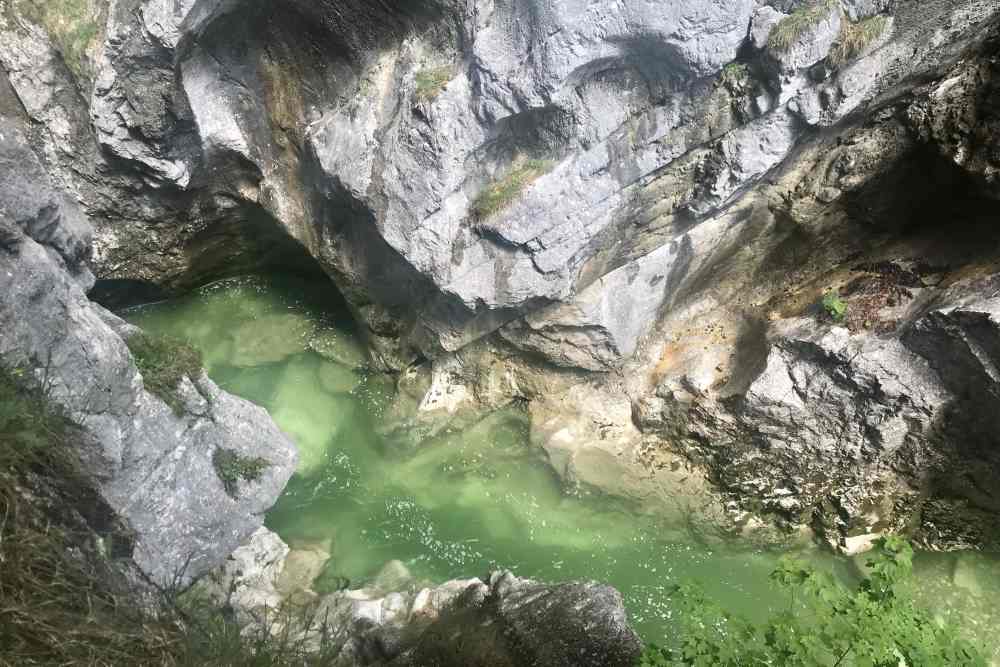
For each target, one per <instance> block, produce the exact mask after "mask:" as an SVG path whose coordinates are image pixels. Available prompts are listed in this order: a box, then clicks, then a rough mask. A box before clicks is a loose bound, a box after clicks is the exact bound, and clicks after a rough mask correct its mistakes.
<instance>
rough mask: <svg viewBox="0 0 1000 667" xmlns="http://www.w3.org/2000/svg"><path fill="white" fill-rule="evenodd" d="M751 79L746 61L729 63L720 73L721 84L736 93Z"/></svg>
mask: <svg viewBox="0 0 1000 667" xmlns="http://www.w3.org/2000/svg"><path fill="white" fill-rule="evenodd" d="M749 81H750V68H749V67H748V66H747V65H746V64H745V63H736V62H733V63H729V64H728V65H726V66H725V67H723V68H722V73H721V74H720V75H719V85H722V86H724V87H725V88H726V89H727V90H729V91H730V92H734V93H737V92H739V91H741V90H742V89H743V88H744V87H745V86H746V85H747V83H749Z"/></svg>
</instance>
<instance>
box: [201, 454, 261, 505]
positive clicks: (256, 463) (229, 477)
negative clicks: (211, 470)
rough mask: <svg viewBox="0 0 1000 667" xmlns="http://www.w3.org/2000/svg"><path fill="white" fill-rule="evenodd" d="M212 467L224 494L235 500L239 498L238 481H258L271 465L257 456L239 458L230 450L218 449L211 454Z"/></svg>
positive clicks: (238, 455) (239, 456)
mask: <svg viewBox="0 0 1000 667" xmlns="http://www.w3.org/2000/svg"><path fill="white" fill-rule="evenodd" d="M212 465H213V466H214V467H215V474H216V475H218V476H219V479H220V480H222V485H223V486H224V487H226V493H228V494H229V495H230V496H231V497H233V498H237V497H239V490H240V489H239V483H240V480H242V481H244V482H256V481H258V480H259V479H260V477H261V475H263V474H264V471H265V470H266V469H267V467H268V466H269V465H271V463H270V462H269V461H268V460H267V459H262V458H260V457H259V456H257V457H248V456H241V455H240V454H238V453H237V452H234V451H233V450H231V449H223V448H222V447H219V448H218V449H216V450H215V453H214V454H212Z"/></svg>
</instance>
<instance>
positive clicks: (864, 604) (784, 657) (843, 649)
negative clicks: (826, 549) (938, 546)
mask: <svg viewBox="0 0 1000 667" xmlns="http://www.w3.org/2000/svg"><path fill="white" fill-rule="evenodd" d="M912 558H913V550H912V548H911V547H910V545H909V544H908V543H907V542H906V541H905V540H903V539H901V538H897V537H888V538H884V539H882V540H879V542H878V543H877V545H876V548H875V551H874V552H873V554H872V556H871V557H870V558H869V560H868V565H869V567H870V568H871V569H870V574H869V575H868V576H867V577H866V578H865V579H864V580H863V581H862V582H861V583H860V585H858V586H857V588H855V589H849V588H848V587H846V586H844V585H843V584H841V583H840V582H839V581H838V580H836V579H835V578H834V577H833V576H832V575H831V574H829V573H824V572H817V571H815V570H813V569H811V568H810V567H809V566H807V565H806V564H804V563H802V562H800V561H796V560H791V559H786V560H784V561H782V563H781V564H780V565H779V566H778V568H777V569H776V570H775V571H774V572H773V573H772V574H771V581H773V582H774V583H775V584H777V585H778V586H780V587H781V588H783V589H785V590H787V591H788V592H789V594H790V595H791V603H790V605H789V607H788V609H787V610H784V611H781V612H778V613H777V614H774V615H773V616H771V618H769V619H767V620H766V621H764V622H763V623H755V622H753V621H749V620H747V619H744V618H740V617H737V616H733V615H731V614H728V613H726V612H724V611H723V610H721V609H720V608H718V607H717V606H716V605H714V604H713V603H711V602H710V601H708V600H707V599H706V598H705V596H704V595H703V594H702V593H701V592H700V591H699V590H698V589H697V588H695V587H692V586H681V587H679V588H678V589H677V590H676V592H675V594H674V598H675V600H676V601H677V603H678V606H679V610H678V611H679V613H680V619H681V622H682V625H683V632H682V636H681V639H680V641H679V642H678V643H677V646H675V647H672V648H660V647H657V646H655V645H650V646H648V647H647V648H646V650H645V652H644V653H643V655H642V658H641V659H640V661H639V665H640V667H667V666H671V667H690V666H696V665H698V666H700V665H704V666H706V667H708V666H713V667H749V666H757V665H760V666H763V665H789V666H802V667H806V666H814V665H815V666H825V667H838V666H839V667H848V666H855V667H860V666H862V665H864V666H866V667H897V666H898V665H910V666H913V667H916V666H918V665H920V666H923V665H927V666H930V665H941V666H942V667H943V666H944V665H949V666H956V667H958V666H963V667H985V665H986V661H985V659H984V658H983V656H982V655H981V654H980V652H979V651H978V650H977V648H976V647H975V646H973V645H972V644H970V643H969V642H967V641H964V640H962V639H961V638H959V636H958V633H957V632H956V630H955V629H954V628H952V627H949V626H945V625H942V624H940V623H938V622H937V621H936V620H935V619H934V618H933V617H932V615H931V614H930V613H929V612H928V611H926V610H924V609H921V608H919V607H917V606H916V605H915V603H914V602H913V600H912V597H911V595H910V594H909V589H908V588H907V585H908V581H909V578H910V575H911V573H912V569H913V567H912Z"/></svg>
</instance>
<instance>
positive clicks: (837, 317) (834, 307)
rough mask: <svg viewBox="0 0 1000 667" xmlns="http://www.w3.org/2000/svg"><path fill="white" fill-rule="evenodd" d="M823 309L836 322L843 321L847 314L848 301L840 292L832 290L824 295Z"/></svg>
mask: <svg viewBox="0 0 1000 667" xmlns="http://www.w3.org/2000/svg"><path fill="white" fill-rule="evenodd" d="M823 310H825V311H826V314H827V315H829V316H830V318H831V319H832V320H833V321H834V322H843V321H844V316H845V315H846V314H847V302H846V301H844V300H843V299H841V298H840V292H838V291H837V290H830V291H829V292H827V293H826V294H824V295H823Z"/></svg>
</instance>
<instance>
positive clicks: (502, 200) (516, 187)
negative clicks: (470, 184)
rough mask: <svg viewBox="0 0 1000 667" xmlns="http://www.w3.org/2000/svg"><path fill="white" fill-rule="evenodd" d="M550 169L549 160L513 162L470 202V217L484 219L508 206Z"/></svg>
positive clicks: (550, 163)
mask: <svg viewBox="0 0 1000 667" xmlns="http://www.w3.org/2000/svg"><path fill="white" fill-rule="evenodd" d="M550 169H552V162H550V161H549V160H535V159H531V160H525V161H523V162H521V163H519V164H515V165H514V166H513V167H512V168H511V170H510V171H509V172H507V174H506V175H505V176H504V177H503V178H501V179H500V180H498V181H496V182H495V183H492V184H490V185H488V186H487V187H486V188H485V189H483V191H482V192H480V193H479V195H478V196H477V197H476V198H475V200H474V201H473V202H472V209H471V211H472V217H473V218H474V219H476V220H485V219H486V218H489V217H490V216H492V215H494V214H496V213H498V212H500V211H502V210H503V209H505V208H506V207H508V206H510V204H511V203H512V202H514V201H515V200H516V199H517V198H518V197H520V196H521V193H522V192H524V189H525V188H527V187H528V186H529V185H531V183H532V182H534V181H535V180H536V179H538V178H539V177H540V176H542V175H543V174H545V173H547V172H548V171H549V170H550Z"/></svg>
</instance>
